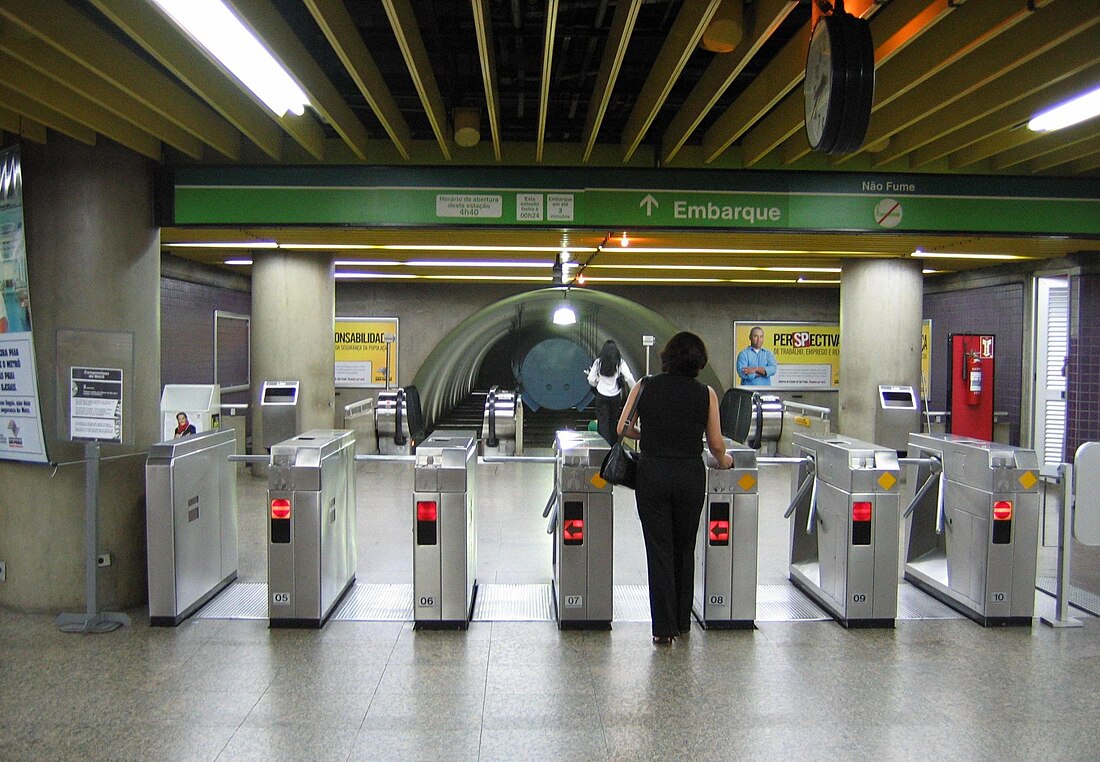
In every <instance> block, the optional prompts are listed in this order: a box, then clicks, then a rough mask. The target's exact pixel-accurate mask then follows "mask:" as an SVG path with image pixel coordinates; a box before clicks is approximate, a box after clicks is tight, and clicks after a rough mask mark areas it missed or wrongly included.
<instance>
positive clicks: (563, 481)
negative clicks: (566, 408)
mask: <svg viewBox="0 0 1100 762" xmlns="http://www.w3.org/2000/svg"><path fill="white" fill-rule="evenodd" d="M608 449H609V448H608V445H607V441H606V440H605V439H604V438H603V437H602V436H601V435H600V434H599V433H597V432H595V431H559V432H558V433H557V436H555V437H554V455H555V460H556V463H555V465H554V489H555V493H556V496H557V504H556V510H557V514H556V515H557V522H556V526H555V529H554V555H553V567H554V589H553V598H554V604H555V607H556V609H557V619H558V629H562V630H565V629H610V627H611V618H612V615H613V613H614V612H613V609H614V582H613V579H612V572H613V568H614V567H613V551H614V513H613V511H612V485H611V484H610V483H608V482H606V481H604V480H603V478H601V477H600V464H601V463H603V459H604V456H606V455H607V451H608Z"/></svg>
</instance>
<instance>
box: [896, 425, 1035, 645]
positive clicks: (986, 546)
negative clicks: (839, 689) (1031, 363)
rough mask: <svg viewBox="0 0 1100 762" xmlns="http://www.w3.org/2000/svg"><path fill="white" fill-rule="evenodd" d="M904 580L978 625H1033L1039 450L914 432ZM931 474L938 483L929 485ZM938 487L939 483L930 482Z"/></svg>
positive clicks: (952, 435)
mask: <svg viewBox="0 0 1100 762" xmlns="http://www.w3.org/2000/svg"><path fill="white" fill-rule="evenodd" d="M909 457H910V458H913V459H918V460H926V461H927V460H933V459H934V460H938V461H939V464H940V474H937V473H935V472H934V470H933V469H932V467H931V466H929V465H917V466H916V467H915V468H916V478H915V479H911V480H910V484H911V485H912V487H911V489H910V490H907V491H910V493H911V494H913V495H914V497H913V499H912V501H911V506H910V507H911V509H912V510H911V511H907V512H909V513H910V514H911V517H910V519H909V521H910V522H911V523H910V525H909V543H908V547H907V548H906V554H905V579H906V580H908V581H909V582H911V583H912V584H913V585H915V586H916V587H919V588H921V589H922V590H924V591H925V592H927V593H929V594H930V595H932V596H933V597H935V598H938V599H940V600H941V601H943V602H944V603H946V604H947V605H948V606H951V607H952V608H954V609H955V610H957V611H959V612H960V613H962V614H965V615H966V616H968V617H970V618H971V619H973V620H974V621H976V622H978V623H979V624H982V625H985V626H989V625H1030V624H1031V620H1032V617H1033V616H1034V613H1035V571H1036V560H1037V559H1036V557H1037V553H1038V543H1039V497H1040V496H1039V459H1038V457H1037V456H1036V454H1035V451H1034V450H1027V449H1023V448H1019V447H1013V446H1011V445H1005V444H999V443H994V442H986V441H983V440H980V439H972V438H970V437H964V436H958V435H955V434H911V435H910V436H909ZM929 479H938V481H939V483H938V484H936V485H934V487H935V488H930V489H925V490H922V489H921V487H922V486H924V485H925V483H926V482H927V481H928V480H929ZM930 486H932V485H930Z"/></svg>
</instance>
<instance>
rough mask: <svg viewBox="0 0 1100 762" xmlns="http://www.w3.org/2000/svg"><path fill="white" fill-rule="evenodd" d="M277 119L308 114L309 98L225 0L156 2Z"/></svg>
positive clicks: (155, 1) (165, 0)
mask: <svg viewBox="0 0 1100 762" xmlns="http://www.w3.org/2000/svg"><path fill="white" fill-rule="evenodd" d="M153 2H154V3H156V5H158V6H159V7H160V8H161V10H163V11H164V12H165V13H166V14H168V16H169V17H170V18H171V19H172V20H173V21H175V22H176V24H178V25H179V26H180V27H182V28H183V30H184V31H185V32H187V33H188V34H189V35H191V36H192V37H193V38H195V40H196V41H197V42H198V43H199V44H200V45H202V46H203V47H204V48H206V49H207V50H208V51H209V52H210V54H211V55H212V56H214V58H216V59H218V61H220V62H221V64H222V65H223V66H225V68H227V69H228V70H229V71H230V72H231V73H232V74H233V76H235V77H236V78H237V79H239V80H240V81H241V83H242V84H244V86H245V87H247V88H248V89H249V90H251V91H252V93H253V94H254V95H255V96H256V97H257V98H259V99H260V100H261V101H263V102H264V105H266V106H267V107H268V108H269V109H271V110H272V111H273V112H275V115H276V116H280V117H281V116H283V115H284V114H286V112H288V111H290V112H292V113H294V114H297V115H298V116H301V115H302V114H304V113H305V107H306V106H307V105H308V104H309V98H308V97H307V96H306V94H305V93H304V92H302V88H301V87H299V86H298V83H297V82H295V81H294V79H293V78H292V77H291V76H290V74H289V73H287V71H286V69H284V68H283V66H282V64H280V63H279V62H278V61H277V60H275V57H274V56H273V55H272V54H271V52H270V51H269V50H268V49H267V48H265V47H264V46H263V44H262V43H261V42H260V41H259V40H258V39H256V36H255V35H254V34H253V33H252V32H251V30H249V29H248V28H247V27H246V26H245V25H244V24H243V23H242V22H241V20H240V19H239V18H237V16H236V14H234V13H233V12H232V11H230V10H229V8H227V7H226V5H225V4H224V3H223V2H222V0H153Z"/></svg>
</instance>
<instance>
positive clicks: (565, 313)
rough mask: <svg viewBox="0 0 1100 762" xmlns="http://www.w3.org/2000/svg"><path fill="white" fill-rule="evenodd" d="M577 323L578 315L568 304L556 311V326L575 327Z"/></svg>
mask: <svg viewBox="0 0 1100 762" xmlns="http://www.w3.org/2000/svg"><path fill="white" fill-rule="evenodd" d="M576 322H577V313H576V312H573V308H572V307H570V306H569V305H568V304H563V305H562V306H560V307H558V308H557V309H556V310H554V325H573V324H574V323H576Z"/></svg>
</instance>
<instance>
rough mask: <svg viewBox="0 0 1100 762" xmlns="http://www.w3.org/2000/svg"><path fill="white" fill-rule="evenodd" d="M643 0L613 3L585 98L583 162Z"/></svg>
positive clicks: (597, 134)
mask: <svg viewBox="0 0 1100 762" xmlns="http://www.w3.org/2000/svg"><path fill="white" fill-rule="evenodd" d="M642 1H643V0H622V2H619V3H616V4H615V16H614V18H613V19H612V20H611V29H610V30H609V31H608V34H607V42H606V43H605V44H604V48H603V60H601V61H600V70H599V72H598V73H597V74H596V84H595V87H593V88H592V98H591V100H590V101H589V102H588V114H587V115H586V116H585V118H584V132H583V133H581V144H582V145H583V147H584V159H582V161H583V162H584V163H585V164H587V163H588V160H589V159H590V158H591V157H592V149H593V148H594V147H595V146H596V138H597V136H599V134H600V126H601V125H602V124H603V118H604V116H606V114H607V106H608V104H610V103H611V93H612V92H614V90H615V82H616V81H617V80H618V79H619V72H620V71H621V69H622V66H623V59H624V58H625V57H626V48H627V45H628V44H629V43H630V36H631V35H632V34H633V33H634V25H635V23H637V21H638V12H639V11H640V10H641V7H642Z"/></svg>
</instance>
